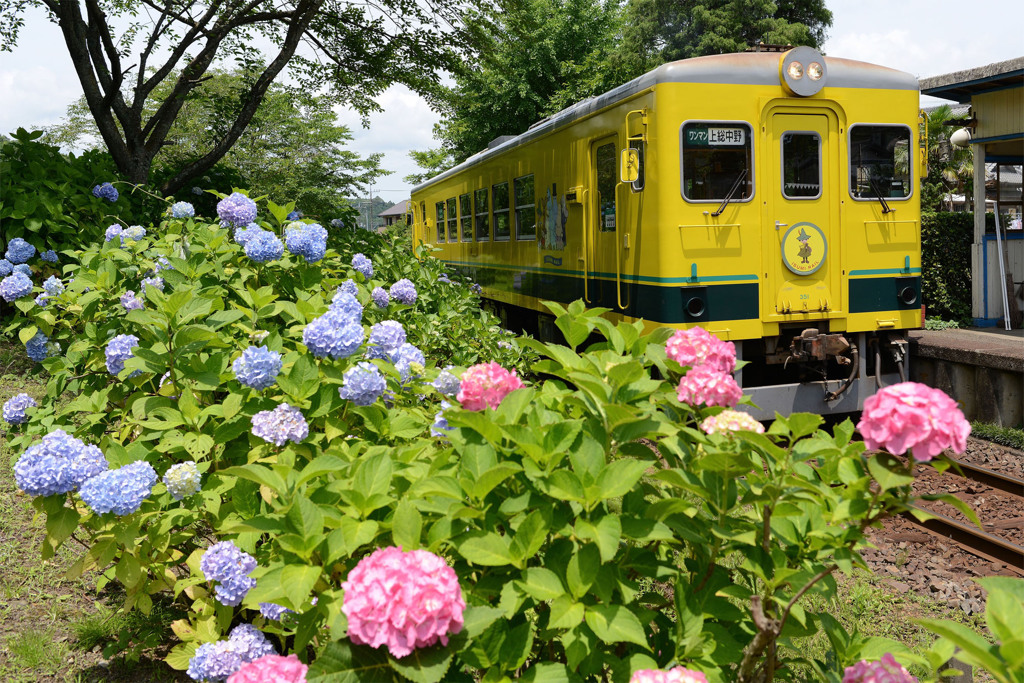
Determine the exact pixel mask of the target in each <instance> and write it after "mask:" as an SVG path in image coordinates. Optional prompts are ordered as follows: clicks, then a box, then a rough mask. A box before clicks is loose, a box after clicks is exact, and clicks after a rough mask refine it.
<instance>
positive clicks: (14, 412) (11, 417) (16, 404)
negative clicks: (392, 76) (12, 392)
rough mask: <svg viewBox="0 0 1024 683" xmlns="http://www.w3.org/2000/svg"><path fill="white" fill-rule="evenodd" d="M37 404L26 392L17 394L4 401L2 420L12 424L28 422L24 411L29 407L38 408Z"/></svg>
mask: <svg viewBox="0 0 1024 683" xmlns="http://www.w3.org/2000/svg"><path fill="white" fill-rule="evenodd" d="M38 407H39V404H38V403H36V401H35V399H34V398H32V397H31V396H29V395H28V394H17V395H16V396H13V397H11V399H10V400H8V401H7V402H6V403H4V408H3V416H4V422H7V423H8V424H12V425H20V424H25V423H26V422H28V416H27V415H26V414H25V411H26V410H27V409H29V408H38Z"/></svg>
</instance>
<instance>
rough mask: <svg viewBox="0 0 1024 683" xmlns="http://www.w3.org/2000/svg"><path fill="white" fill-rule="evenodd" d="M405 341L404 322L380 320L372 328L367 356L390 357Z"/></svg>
mask: <svg viewBox="0 0 1024 683" xmlns="http://www.w3.org/2000/svg"><path fill="white" fill-rule="evenodd" d="M404 343H405V328H404V327H402V323H399V322H396V321H394V320H385V321H383V322H379V323H377V324H376V325H374V326H373V327H371V328H370V339H369V348H368V349H367V350H366V357H367V358H384V359H390V358H391V355H392V354H394V353H395V352H396V351H398V347H399V346H401V345H402V344H404Z"/></svg>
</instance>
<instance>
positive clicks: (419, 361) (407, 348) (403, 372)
mask: <svg viewBox="0 0 1024 683" xmlns="http://www.w3.org/2000/svg"><path fill="white" fill-rule="evenodd" d="M391 362H392V363H394V365H395V368H396V369H397V370H398V374H399V376H400V377H401V378H402V383H405V382H408V381H409V378H410V377H411V376H412V375H419V374H421V373H422V372H423V366H425V365H426V364H427V361H426V359H425V358H424V356H423V352H422V351H420V350H419V349H418V348H416V347H415V346H413V345H412V344H409V343H405V344H402V345H401V346H399V347H398V349H397V350H396V351H395V352H394V353H393V354H391Z"/></svg>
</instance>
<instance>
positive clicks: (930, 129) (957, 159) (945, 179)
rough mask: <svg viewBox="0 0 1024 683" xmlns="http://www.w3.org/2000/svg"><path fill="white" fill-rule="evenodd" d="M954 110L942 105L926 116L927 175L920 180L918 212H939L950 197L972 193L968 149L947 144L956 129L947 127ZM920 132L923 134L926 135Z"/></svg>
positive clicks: (970, 158) (971, 164)
mask: <svg viewBox="0 0 1024 683" xmlns="http://www.w3.org/2000/svg"><path fill="white" fill-rule="evenodd" d="M952 115H953V109H952V107H950V106H949V105H948V104H943V105H941V106H939V107H936V108H935V109H933V110H932V111H930V112H927V113H926V117H927V119H926V122H925V131H926V132H927V135H928V175H927V176H926V177H925V178H922V180H921V211H922V212H932V211H942V210H944V209H946V208H947V206H946V200H947V197H949V196H950V194H951V193H960V194H964V195H965V196H968V197H970V195H971V193H972V189H973V178H974V159H973V155H972V153H971V150H970V148H969V147H967V148H964V149H957V148H956V147H953V145H951V144H950V142H949V137H950V135H952V134H953V133H954V132H955V131H956V128H957V127H956V126H953V125H947V123H946V122H947V121H949V120H950V119H951V117H952ZM925 131H922V132H925Z"/></svg>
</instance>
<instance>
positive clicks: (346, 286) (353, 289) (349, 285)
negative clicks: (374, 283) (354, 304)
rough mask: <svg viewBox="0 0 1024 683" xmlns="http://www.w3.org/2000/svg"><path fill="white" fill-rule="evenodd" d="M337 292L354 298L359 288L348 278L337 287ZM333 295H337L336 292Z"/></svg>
mask: <svg viewBox="0 0 1024 683" xmlns="http://www.w3.org/2000/svg"><path fill="white" fill-rule="evenodd" d="M338 292H345V293H347V294H351V295H352V296H355V295H356V294H358V293H359V287H358V286H357V285H356V281H355V280H353V279H352V278H349V279H347V280H345V281H344V282H342V283H341V285H340V286H339V287H338ZM335 294H337V292H336V293H335Z"/></svg>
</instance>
